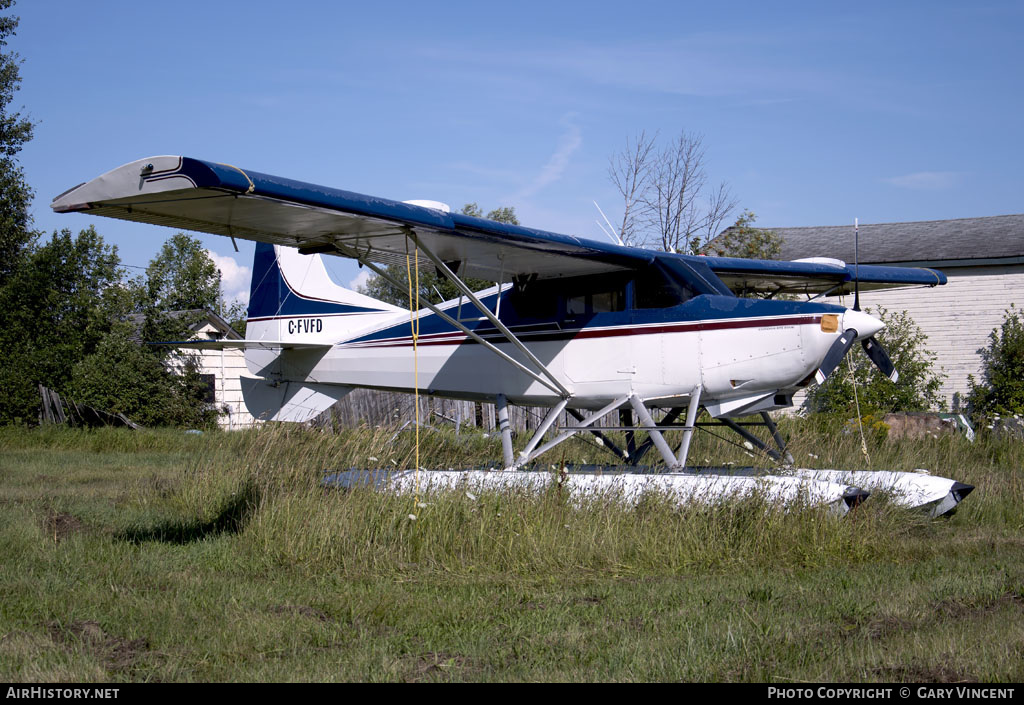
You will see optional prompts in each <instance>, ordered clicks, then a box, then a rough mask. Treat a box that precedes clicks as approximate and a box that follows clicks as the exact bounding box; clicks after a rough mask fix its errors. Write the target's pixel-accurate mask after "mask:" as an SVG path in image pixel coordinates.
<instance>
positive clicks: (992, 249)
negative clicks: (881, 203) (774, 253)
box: [763, 214, 1024, 266]
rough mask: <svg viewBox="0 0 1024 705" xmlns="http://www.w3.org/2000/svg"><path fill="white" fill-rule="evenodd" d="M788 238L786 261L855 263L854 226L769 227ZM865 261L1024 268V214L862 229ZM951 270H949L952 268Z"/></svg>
mask: <svg viewBox="0 0 1024 705" xmlns="http://www.w3.org/2000/svg"><path fill="white" fill-rule="evenodd" d="M763 229H764V230H771V231H774V232H776V233H778V234H779V236H780V237H781V238H782V240H783V243H782V251H781V253H780V254H779V259H781V260H793V259H801V258H804V257H834V258H836V259H841V260H843V261H845V262H848V263H850V264H852V263H853V261H854V242H853V224H852V223H851V224H849V225H828V226H819V227H810V228H763ZM860 261H861V263H866V264H897V263H898V264H914V265H925V266H928V265H935V264H940V263H942V262H947V263H949V262H957V263H960V264H962V265H970V264H1000V263H1007V264H1009V263H1014V262H1021V263H1024V214H1018V215H995V216H988V217H985V218H961V219H958V220H926V221H918V222H912V223H876V224H862V225H861V226H860ZM946 266H949V265H948V264H947V265H946Z"/></svg>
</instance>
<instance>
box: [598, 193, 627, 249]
mask: <svg viewBox="0 0 1024 705" xmlns="http://www.w3.org/2000/svg"><path fill="white" fill-rule="evenodd" d="M594 208H596V209H597V212H598V213H600V214H601V217H602V218H604V222H606V223H608V229H609V230H610V231H611V235H608V233H604V228H601V232H603V233H604V234H605V235H608V237H610V238H613V242H616V243H617V244H619V245H625V244H626V243H624V242H623V241H622V238H621V237H619V236H618V234H616V232H615V227H614V226H613V225H612V223H611V221H610V220H608V216H606V215H605V214H604V211H603V210H601V206H599V205H597V201H594ZM598 225H601V223H598Z"/></svg>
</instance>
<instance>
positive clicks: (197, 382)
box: [67, 322, 216, 426]
mask: <svg viewBox="0 0 1024 705" xmlns="http://www.w3.org/2000/svg"><path fill="white" fill-rule="evenodd" d="M136 335H137V330H136V328H135V327H134V326H132V325H130V324H128V323H125V322H119V323H116V324H114V325H113V326H112V327H111V329H110V331H109V332H108V333H107V335H106V336H104V338H103V339H102V340H101V341H100V343H99V345H97V346H96V350H95V351H94V352H93V353H91V354H90V355H87V356H85V357H83V358H82V359H81V360H79V361H78V362H77V363H76V364H75V366H74V368H73V369H72V374H71V379H70V380H69V383H68V385H67V390H68V395H69V396H70V397H71V398H72V399H74V400H75V401H76V402H78V403H84V404H89V405H91V406H93V407H95V408H97V409H102V410H104V411H107V412H110V413H115V414H116V413H121V414H124V415H125V416H127V417H128V418H130V419H132V420H133V421H135V422H137V423H141V424H143V425H145V426H166V425H171V426H208V425H211V424H212V423H213V422H214V420H215V418H216V412H215V411H214V409H213V408H212V406H210V405H209V404H206V403H205V402H204V399H205V394H206V385H205V383H204V382H203V380H202V379H201V377H200V376H199V372H198V365H197V363H196V361H195V359H194V358H193V357H192V356H189V355H183V356H181V359H180V360H178V361H177V363H178V364H176V365H174V369H171V366H170V365H169V364H168V362H169V360H168V358H169V357H173V356H175V355H177V353H175V352H174V351H171V350H169V349H166V348H155V347H149V346H146V345H140V344H139V341H138V340H137V339H136Z"/></svg>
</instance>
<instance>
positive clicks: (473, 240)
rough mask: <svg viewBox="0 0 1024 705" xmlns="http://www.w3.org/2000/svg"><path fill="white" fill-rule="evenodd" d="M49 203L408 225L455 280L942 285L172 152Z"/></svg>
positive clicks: (400, 232) (757, 289)
mask: <svg viewBox="0 0 1024 705" xmlns="http://www.w3.org/2000/svg"><path fill="white" fill-rule="evenodd" d="M51 207H52V208H53V209H54V210H55V211H57V212H59V213H68V212H86V213H89V214H92V215H103V216H107V217H111V218H120V219H123V220H132V221H137V222H143V223H152V224H156V225H166V226H169V227H174V228H179V229H185V230H195V231H198V232H205V233H212V234H215V235H226V236H229V237H234V238H240V239H244V240H256V241H259V242H268V243H272V244H276V245H288V246H291V247H297V248H299V249H300V251H305V252H324V253H329V254H341V255H345V256H349V257H358V258H361V259H365V260H368V261H370V262H376V263H380V264H402V265H404V264H405V262H406V255H407V254H409V253H410V251H411V245H410V237H409V236H410V235H411V234H413V233H415V237H416V238H417V239H418V240H419V241H421V242H422V243H423V244H424V245H426V246H427V247H429V248H430V250H432V251H433V252H434V253H435V254H436V255H437V256H438V257H439V258H440V260H441V261H443V262H444V263H445V264H446V265H447V266H448V267H449V268H450V269H451V270H452V271H453V272H454V273H456V274H458V275H459V276H460V277H463V278H466V277H474V278H478V279H486V280H489V281H510V280H511V279H512V278H513V277H516V276H524V275H530V276H536V277H538V278H540V279H548V278H555V277H569V276H579V275H588V274H597V273H601V272H611V271H619V270H625V269H639V268H641V267H644V266H646V265H648V264H650V263H651V262H652V261H654V260H655V259H656V258H657V259H664V258H672V259H679V260H685V261H686V262H687V263H688V264H689V265H690V267H691V268H692V269H693V270H695V271H696V272H698V273H699V272H701V271H706V269H705V267H709V268H710V269H711V270H713V271H714V272H715V274H717V275H718V277H719V278H721V279H722V280H723V281H724V282H725V283H726V285H728V286H729V288H730V289H732V291H733V292H735V293H736V294H737V295H740V296H745V295H752V294H756V295H769V296H772V295H777V294H793V293H801V294H807V295H814V294H826V295H838V294H840V293H846V292H849V291H852V289H853V282H854V280H855V279H857V280H859V281H860V284H861V288H862V289H869V288H886V287H892V286H924V285H927V286H935V285H937V284H945V283H946V278H945V276H944V275H943V274H942V273H941V272H937V271H934V270H931V269H913V268H904V267H879V266H864V265H862V266H861V267H860V268H859V276H858V274H857V270H856V268H855V267H853V266H852V265H842V264H829V263H822V262H806V261H804V262H776V261H770V260H749V259H735V258H728V257H691V256H685V255H670V254H666V253H657V252H654V251H651V250H644V249H641V248H636V247H622V246H619V245H613V244H611V243H603V242H597V241H593V240H587V239H583V238H577V237H573V236H569V235H560V234H557V233H551V232H546V231H543V230H534V229H531V228H524V227H521V226H517V225H507V224H504V223H498V222H495V221H491V220H485V219H483V218H474V217H471V216H467V215H462V214H460V213H448V212H444V211H442V210H436V209H433V208H425V207H422V206H418V205H413V204H410V203H403V202H400V201H392V200H388V199H385V198H377V197H373V196H365V195H362V194H358V193H353V192H350V191H342V190H340V189H335V188H329V187H326V186H318V185H315V184H309V183H303V182H300V181H294V180H291V179H284V178H281V177H277V176H270V175H268V174H261V173H258V172H253V171H247V170H242V169H239V168H237V167H234V166H230V165H227V164H218V163H215V162H207V161H202V160H199V159H191V158H188V157H179V156H158V157H150V158H148V159H140V160H138V161H135V162H131V163H130V164H125V165H124V166H121V167H118V168H116V169H114V170H112V171H109V172H107V173H106V174H103V175H102V176H98V177H96V178H95V179H93V180H92V181H89V182H87V183H84V184H81V185H79V186H76V187H75V188H73V189H70V190H68V191H65V192H64V193H62V194H60V195H59V196H57V198H55V199H54V201H53V203H52V204H51ZM420 263H421V265H423V266H432V265H431V264H430V263H429V262H427V261H425V260H424V259H421V260H420ZM712 279H714V277H712ZM720 286H721V285H718V286H714V285H712V288H713V289H717V288H720Z"/></svg>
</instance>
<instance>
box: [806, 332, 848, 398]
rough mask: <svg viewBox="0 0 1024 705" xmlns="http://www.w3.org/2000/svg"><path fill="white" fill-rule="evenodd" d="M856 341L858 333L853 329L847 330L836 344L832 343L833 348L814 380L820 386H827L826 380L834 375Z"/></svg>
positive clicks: (815, 374) (822, 362)
mask: <svg viewBox="0 0 1024 705" xmlns="http://www.w3.org/2000/svg"><path fill="white" fill-rule="evenodd" d="M855 340H857V331H856V330H854V329H853V328H847V329H846V330H844V331H843V334H842V335H841V336H839V338H838V339H837V340H836V342H834V343H832V347H831V348H829V349H828V353H826V354H825V359H824V360H822V361H821V367H819V368H818V371H817V372H815V373H814V378H815V379H816V380H818V384H825V380H826V379H828V376H829V375H830V374H832V370H834V369H835V368H836V367H838V366H839V363H840V362H842V360H843V356H845V355H846V353H847V352H848V351H849V350H850V348H851V347H853V342H854V341H855Z"/></svg>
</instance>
